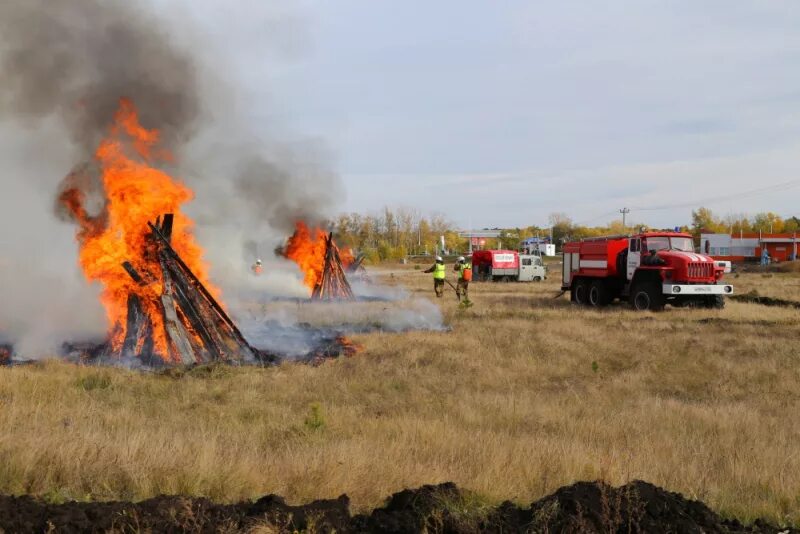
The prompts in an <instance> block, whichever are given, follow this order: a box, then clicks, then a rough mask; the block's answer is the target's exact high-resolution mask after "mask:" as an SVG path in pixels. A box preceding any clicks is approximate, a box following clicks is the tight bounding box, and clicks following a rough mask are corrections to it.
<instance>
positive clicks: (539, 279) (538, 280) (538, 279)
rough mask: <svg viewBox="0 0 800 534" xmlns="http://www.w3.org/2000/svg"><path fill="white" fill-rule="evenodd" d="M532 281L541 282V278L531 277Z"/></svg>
mask: <svg viewBox="0 0 800 534" xmlns="http://www.w3.org/2000/svg"><path fill="white" fill-rule="evenodd" d="M533 281H534V282H541V281H542V277H541V276H534V277H533Z"/></svg>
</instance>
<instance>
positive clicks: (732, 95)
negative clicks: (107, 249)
mask: <svg viewBox="0 0 800 534" xmlns="http://www.w3.org/2000/svg"><path fill="white" fill-rule="evenodd" d="M160 1H163V2H167V1H168V0H160ZM184 1H185V0H184ZM219 4H221V3H220V2H211V1H210V0H209V1H208V2H207V4H202V3H198V2H190V3H189V5H192V6H193V8H192V10H193V12H194V14H195V15H196V18H197V19H198V20H200V21H201V23H202V25H203V26H204V28H205V30H206V31H207V32H208V39H209V47H210V48H213V49H214V50H215V51H216V52H215V53H222V54H225V55H228V56H229V57H230V58H231V65H233V67H234V69H235V70H236V72H237V73H238V74H237V76H239V78H240V82H239V83H240V84H241V91H242V98H243V99H245V100H246V101H249V102H255V104H254V105H253V109H252V116H253V121H254V122H255V123H257V124H258V123H263V124H264V125H265V127H267V126H266V125H279V126H280V127H281V128H286V129H287V130H291V131H292V132H293V133H295V134H297V135H305V136H308V137H310V138H316V139H318V140H320V141H321V142H323V143H324V144H325V145H326V146H327V147H328V150H329V152H330V154H331V155H332V159H333V161H334V164H335V166H336V170H337V171H338V172H339V173H340V174H341V176H342V178H343V181H344V185H345V189H346V192H347V195H346V198H344V199H342V204H341V208H340V209H341V210H347V211H350V210H352V211H361V212H364V211H372V210H378V209H380V208H381V207H382V206H384V205H390V206H405V207H411V208H417V209H419V210H421V211H422V212H424V213H430V212H441V213H443V214H445V215H446V216H448V217H449V218H450V219H452V220H453V221H455V222H456V223H458V224H460V225H462V226H467V225H469V224H471V225H472V226H474V227H483V226H525V225H529V224H539V225H545V224H546V222H547V218H548V215H549V214H550V213H551V212H565V213H567V214H568V215H569V216H571V217H572V218H573V219H574V220H575V221H577V222H586V223H590V224H600V223H605V222H608V221H609V220H611V219H612V218H613V217H614V215H613V214H614V213H616V211H617V210H618V209H619V208H622V207H623V206H627V207H630V208H632V209H633V213H632V214H631V215H630V216H629V217H630V219H629V220H634V221H640V222H646V223H649V224H651V225H656V226H673V225H676V224H683V223H686V222H687V221H688V219H689V217H690V212H691V209H692V205H693V204H694V203H701V202H702V203H703V204H705V205H707V206H709V207H711V208H712V209H714V210H715V211H717V212H719V213H720V214H721V215H724V214H726V213H740V212H744V213H754V212H756V211H759V210H768V209H770V210H774V211H777V212H778V213H780V214H782V215H784V216H789V215H793V214H798V215H800V208H798V206H797V204H798V203H797V200H798V198H799V197H798V193H800V173H798V168H800V68H798V67H800V2H797V1H796V0H786V1H764V0H735V1H731V0H716V1H715V0H706V1H703V2H698V1H696V0H682V1H678V0H673V1H669V2H664V1H650V0H628V1H611V0H610V1H606V2H597V1H595V0H585V1H574V0H557V1H556V0H554V1H546V2H545V1H539V2H530V1H514V0H508V1H505V2H478V1H464V0H458V1H456V0H437V1H436V2H423V1H412V0H403V1H394V2H389V1H386V2H382V1H374V0H336V1H322V0H319V1H310V0H304V1H302V2H296V3H294V2H293V3H288V4H291V6H290V7H287V6H284V7H282V8H280V10H277V9H276V8H275V4H287V3H285V2H284V3H277V2H275V3H273V5H272V6H270V7H265V6H266V4H265V3H264V2H257V1H251V2H248V1H241V2H238V3H232V4H231V6H236V5H237V4H238V6H239V8H238V9H237V8H235V7H224V8H223V7H216V6H217V5H219ZM173 6H174V4H173ZM793 180H796V182H793V183H792V184H790V185H787V186H784V187H776V188H775V189H774V190H771V191H767V192H762V193H760V194H746V193H748V192H749V191H752V190H756V189H758V190H761V189H765V188H768V187H771V186H773V185H776V184H786V183H787V182H790V181H793ZM720 198H722V200H720ZM670 206H672V207H670ZM664 207H666V209H650V210H643V208H664ZM616 216H619V214H616Z"/></svg>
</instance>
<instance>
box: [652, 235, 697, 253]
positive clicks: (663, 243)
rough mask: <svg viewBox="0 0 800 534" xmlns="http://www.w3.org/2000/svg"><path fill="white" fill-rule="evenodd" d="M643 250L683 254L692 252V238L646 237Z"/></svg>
mask: <svg viewBox="0 0 800 534" xmlns="http://www.w3.org/2000/svg"><path fill="white" fill-rule="evenodd" d="M642 248H643V249H644V250H654V251H659V250H681V251H683V252H694V246H693V245H692V238H690V237H666V236H663V237H661V236H658V237H648V238H647V242H646V243H645V245H644V246H643V247H642Z"/></svg>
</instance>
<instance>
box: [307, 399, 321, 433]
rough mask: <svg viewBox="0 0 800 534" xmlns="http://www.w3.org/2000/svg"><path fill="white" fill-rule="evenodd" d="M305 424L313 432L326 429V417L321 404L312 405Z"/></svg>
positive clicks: (314, 403)
mask: <svg viewBox="0 0 800 534" xmlns="http://www.w3.org/2000/svg"><path fill="white" fill-rule="evenodd" d="M303 423H304V424H305V425H306V428H307V429H309V430H311V431H317V430H322V429H323V428H325V415H324V414H323V413H322V406H321V405H320V403H318V402H313V403H311V406H309V413H308V415H307V416H306V419H305V421H304V422H303Z"/></svg>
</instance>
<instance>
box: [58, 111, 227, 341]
mask: <svg viewBox="0 0 800 534" xmlns="http://www.w3.org/2000/svg"><path fill="white" fill-rule="evenodd" d="M158 141H159V132H158V131H157V130H148V129H146V128H144V127H143V126H142V125H141V124H139V120H138V117H137V113H136V109H135V107H134V105H133V103H132V102H130V101H128V100H125V99H123V100H121V101H120V106H119V109H118V110H117V113H116V115H115V117H114V122H113V125H112V127H111V128H110V130H109V134H108V137H107V138H106V139H104V140H103V141H102V142H101V143H100V145H99V147H98V148H97V151H96V153H95V158H96V160H97V163H98V166H99V169H100V172H101V182H102V186H103V190H104V195H105V208H104V210H103V213H102V215H100V216H96V217H92V216H90V215H89V214H88V213H87V210H86V209H85V207H84V203H85V195H84V193H83V192H82V190H81V189H79V188H77V187H76V188H70V189H67V190H65V191H64V192H63V193H62V194H61V196H60V201H61V203H62V204H63V205H64V206H66V207H67V209H68V210H69V211H70V212H71V213H72V215H73V216H74V217H75V219H76V220H77V221H78V223H79V225H80V228H79V230H78V232H77V239H78V242H79V244H80V256H79V258H80V265H81V267H82V269H83V272H84V275H85V276H86V278H87V279H88V280H89V281H90V282H100V283H101V284H102V287H103V292H102V302H103V305H104V307H105V310H106V314H107V317H108V322H109V326H110V336H111V344H112V348H113V349H114V350H115V351H117V350H119V349H120V348H121V347H122V344H123V341H124V335H125V324H126V319H127V313H128V298H129V296H130V295H136V296H138V297H139V299H140V301H141V303H142V307H143V309H144V312H145V313H146V314H147V315H148V317H149V319H150V320H151V321H152V324H153V327H154V328H153V341H154V350H155V351H156V352H157V353H159V354H161V355H168V354H169V353H170V352H169V351H168V350H167V340H166V336H165V329H164V317H163V311H162V309H161V307H160V304H159V301H158V298H159V295H160V294H161V289H162V287H161V286H162V283H163V280H162V274H161V273H162V271H161V268H160V267H159V265H158V259H157V257H156V255H155V254H152V251H153V244H152V243H149V242H148V241H149V240H148V238H147V236H148V234H149V229H148V222H149V221H154V220H155V219H156V218H157V217H158V216H160V215H161V214H164V213H174V214H175V219H174V225H173V233H172V247H173V248H174V249H175V250H176V251H177V252H178V254H179V255H180V256H181V257H182V258H183V260H184V262H185V263H186V264H187V265H188V266H189V267H190V268H191V270H192V271H193V272H194V274H195V275H196V276H197V277H198V279H199V280H200V281H201V282H202V283H203V284H205V285H206V287H208V288H209V289H210V290H211V291H212V293H215V294H216V293H217V291H216V290H215V289H214V288H213V287H212V286H211V285H210V284H209V281H208V269H207V267H206V265H205V263H204V262H203V260H202V255H203V251H202V249H201V248H200V246H199V245H198V244H197V243H196V241H195V240H194V237H193V235H192V227H193V223H192V221H191V219H190V218H189V217H188V216H186V215H185V214H183V213H181V211H180V208H181V206H182V205H183V204H185V203H186V202H188V201H190V200H191V199H192V198H193V193H192V191H191V189H189V188H188V187H187V186H186V185H184V184H182V183H180V182H179V181H177V180H175V179H173V178H172V177H170V176H169V175H168V174H167V173H165V172H164V171H162V170H159V169H157V168H155V167H154V166H153V165H154V164H155V163H156V161H157V160H162V161H163V160H164V159H165V158H167V157H168V155H166V153H165V152H161V151H159V149H158ZM125 261H130V262H131V264H132V265H133V267H134V268H135V269H136V270H137V271H138V272H139V273H142V274H143V275H144V277H145V278H147V281H148V282H149V283H148V284H146V285H140V284H137V283H136V282H135V281H134V280H133V279H132V278H131V277H130V276H129V275H128V273H127V272H126V271H125V269H123V267H122V264H123V262H125Z"/></svg>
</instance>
